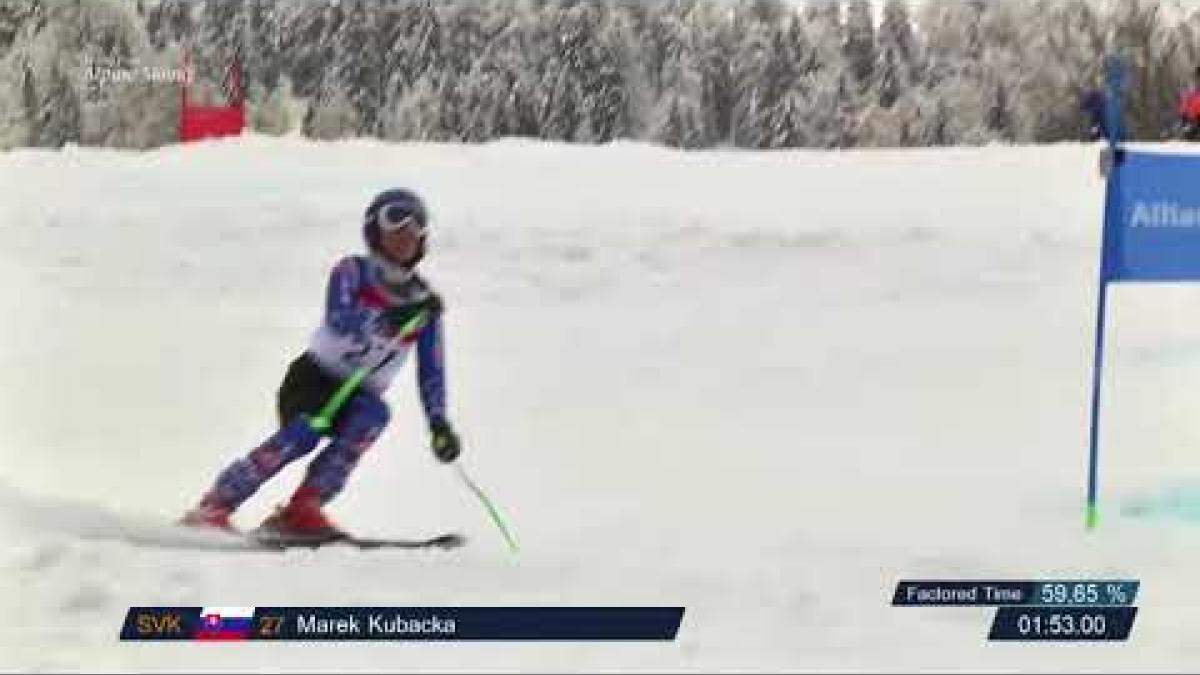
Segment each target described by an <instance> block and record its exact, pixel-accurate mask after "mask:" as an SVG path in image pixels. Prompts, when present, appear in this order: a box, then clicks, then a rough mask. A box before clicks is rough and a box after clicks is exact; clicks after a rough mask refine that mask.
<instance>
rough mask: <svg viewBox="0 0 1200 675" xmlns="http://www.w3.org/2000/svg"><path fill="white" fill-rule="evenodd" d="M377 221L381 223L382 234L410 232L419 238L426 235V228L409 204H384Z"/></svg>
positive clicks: (380, 208)
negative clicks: (401, 231)
mask: <svg viewBox="0 0 1200 675" xmlns="http://www.w3.org/2000/svg"><path fill="white" fill-rule="evenodd" d="M375 220H376V222H377V223H379V231H380V232H384V233H388V232H397V231H400V230H409V231H410V232H411V233H412V234H414V235H416V236H418V237H421V236H424V235H425V228H424V227H423V226H422V225H421V221H419V220H417V218H416V216H415V215H413V212H412V209H411V208H409V206H408V205H407V204H397V203H392V204H384V205H383V206H381V207H379V212H378V214H377V215H376V217H375Z"/></svg>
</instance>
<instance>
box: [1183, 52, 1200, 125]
mask: <svg viewBox="0 0 1200 675" xmlns="http://www.w3.org/2000/svg"><path fill="white" fill-rule="evenodd" d="M1195 76H1196V82H1195V86H1193V87H1192V88H1191V89H1189V90H1187V91H1185V92H1184V93H1183V95H1182V96H1181V97H1180V98H1179V135H1180V137H1181V138H1182V139H1184V140H1187V141H1200V66H1198V67H1197V68H1196V72H1195Z"/></svg>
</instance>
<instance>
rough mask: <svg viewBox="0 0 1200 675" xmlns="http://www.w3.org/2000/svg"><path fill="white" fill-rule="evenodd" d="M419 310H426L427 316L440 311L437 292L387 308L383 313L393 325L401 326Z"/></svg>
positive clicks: (439, 300)
mask: <svg viewBox="0 0 1200 675" xmlns="http://www.w3.org/2000/svg"><path fill="white" fill-rule="evenodd" d="M421 312H428V313H429V318H432V317H434V316H437V315H438V314H441V313H442V299H441V298H440V297H438V295H437V293H430V294H429V295H428V296H426V297H425V299H423V300H418V301H416V302H410V303H408V304H407V305H401V306H399V307H391V308H388V310H387V311H386V312H384V315H385V316H386V317H387V320H388V321H389V322H391V324H392V325H393V326H396V327H397V328H403V327H404V326H405V325H407V324H408V322H409V321H412V320H413V318H414V317H415V316H417V315H418V314H420V313H421Z"/></svg>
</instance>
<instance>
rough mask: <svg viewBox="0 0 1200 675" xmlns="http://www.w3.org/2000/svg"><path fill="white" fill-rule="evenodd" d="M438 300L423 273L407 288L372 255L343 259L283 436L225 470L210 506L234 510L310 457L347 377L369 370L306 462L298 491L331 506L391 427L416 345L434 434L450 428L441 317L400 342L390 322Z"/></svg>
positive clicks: (287, 405) (289, 386) (297, 374)
mask: <svg viewBox="0 0 1200 675" xmlns="http://www.w3.org/2000/svg"><path fill="white" fill-rule="evenodd" d="M431 295H433V291H432V289H431V288H430V287H429V285H428V284H427V283H426V282H425V280H424V279H422V278H421V277H420V276H418V275H415V274H414V275H413V276H412V277H411V279H409V280H408V281H406V282H404V283H402V284H387V283H384V281H383V279H382V275H381V274H380V272H379V271H378V269H377V267H375V265H374V264H373V261H372V259H371V258H369V257H366V256H347V257H345V258H343V259H342V260H341V261H339V263H338V264H337V266H336V267H334V269H333V272H332V274H331V275H330V279H329V287H328V292H327V296H326V302H325V316H324V320H323V321H322V323H321V325H320V326H319V327H318V328H317V330H316V331H315V332H314V333H313V336H312V339H311V341H310V343H309V347H308V349H307V350H306V351H305V352H304V354H303V355H301V356H300V357H299V358H297V359H296V360H295V361H293V362H292V364H291V366H290V367H289V369H288V372H287V375H286V376H285V378H284V381H283V384H282V385H281V386H280V390H279V417H280V428H279V430H278V431H276V432H275V433H274V434H272V435H271V437H270V438H267V439H266V440H265V441H263V443H262V444H261V445H259V446H258V447H257V448H255V449H254V450H252V451H251V452H250V453H249V454H248V455H246V456H244V457H242V458H240V459H238V460H237V461H235V462H233V463H232V464H230V465H229V466H228V467H226V468H225V470H223V471H222V472H221V473H220V474H219V476H218V477H217V480H216V483H215V484H214V486H213V488H212V489H211V490H210V491H209V493H208V494H207V496H206V497H205V501H206V502H209V503H213V504H216V505H220V506H222V507H224V508H228V509H236V508H237V507H238V506H240V505H241V504H242V503H243V502H245V501H246V500H247V499H249V498H250V496H251V495H253V494H254V493H255V491H257V490H258V489H259V487H261V486H262V484H263V483H265V482H266V481H267V480H269V479H270V478H271V477H272V476H274V475H275V474H277V473H278V472H279V471H280V469H282V468H283V467H284V466H287V465H288V464H289V463H291V462H293V461H295V460H296V459H299V458H300V457H303V456H305V455H307V454H309V453H311V452H312V451H313V450H314V449H315V448H316V447H317V446H318V445H319V444H320V442H321V440H322V434H321V433H320V432H318V431H315V430H314V429H313V428H312V426H311V425H310V420H311V419H312V418H313V416H315V414H316V413H317V411H318V410H319V409H320V408H321V407H322V406H323V405H324V404H325V402H326V401H327V400H328V399H329V397H330V396H332V394H333V392H334V391H335V390H336V389H337V387H338V385H339V384H340V383H341V382H342V381H343V380H344V379H345V378H346V377H348V376H349V375H350V374H351V373H353V372H354V371H355V370H356V369H357V368H359V367H360V366H365V367H367V368H369V369H370V370H371V373H370V375H369V376H368V377H367V378H366V379H365V380H364V381H363V384H362V385H361V386H360V388H359V389H358V391H357V392H356V393H355V394H354V395H353V396H352V397H351V398H350V400H349V401H348V402H347V403H346V404H345V405H344V406H343V407H342V409H341V410H340V411H339V412H338V414H337V415H336V417H335V418H334V420H333V425H332V427H331V430H330V432H329V436H330V438H329V442H328V443H327V444H326V445H325V447H324V448H322V449H321V451H320V452H319V453H317V456H316V457H315V458H314V459H313V461H312V462H311V463H310V464H309V466H308V470H307V472H306V475H305V479H304V483H303V484H302V486H301V488H300V489H302V490H308V491H315V492H316V493H317V494H318V495H319V497H320V503H322V504H325V503H328V502H329V501H330V500H332V499H333V498H334V497H336V496H337V495H338V493H339V492H341V490H342V488H343V487H344V486H345V484H346V479H347V478H348V477H349V475H350V473H351V472H352V471H353V470H354V467H355V466H357V464H358V462H359V459H360V458H361V457H362V456H363V453H365V452H366V451H367V449H368V448H370V447H371V445H372V444H373V443H374V442H375V440H376V439H377V438H378V437H379V435H380V433H382V432H383V430H384V428H385V427H386V426H387V424H388V420H389V418H390V412H389V409H388V406H387V403H385V402H384V400H383V398H382V395H383V393H384V392H385V391H386V390H387V388H388V387H389V386H390V385H391V383H392V381H393V380H394V379H395V377H396V374H397V373H398V372H399V370H400V369H401V367H402V366H403V365H404V362H405V361H406V360H407V359H408V356H409V354H410V352H411V351H412V350H413V348H414V345H415V348H416V352H417V381H418V387H419V390H420V396H421V403H422V406H423V408H424V411H425V416H426V419H427V421H428V422H429V424H430V425H431V426H432V425H433V424H435V422H437V421H439V420H444V419H445V414H446V403H445V399H446V387H445V368H444V365H443V356H442V325H441V317H440V315H439V314H438V313H434V315H433V316H431V317H430V318H429V320H428V321H427V322H426V324H425V325H424V327H423V328H422V329H421V330H420V331H419V332H418V333H416V334H415V335H410V336H406V337H404V338H402V339H400V340H397V339H396V337H397V331H398V327H397V326H396V325H394V323H393V322H392V320H391V319H389V318H388V316H387V312H388V310H390V309H394V308H397V307H405V306H409V305H412V304H413V303H421V302H425V301H427V300H428V299H429V298H430V296H431Z"/></svg>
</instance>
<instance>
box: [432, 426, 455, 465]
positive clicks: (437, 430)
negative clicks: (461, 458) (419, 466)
mask: <svg viewBox="0 0 1200 675" xmlns="http://www.w3.org/2000/svg"><path fill="white" fill-rule="evenodd" d="M429 433H430V445H431V446H432V448H433V456H434V457H437V459H438V461H439V462H444V463H449V462H453V461H454V460H456V459H458V455H459V453H460V452H462V445H461V444H460V443H459V440H458V434H456V433H454V429H452V428H450V423H449V422H447V421H446V420H443V419H436V420H434V421H433V422H432V423H431V424H430V425H429Z"/></svg>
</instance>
